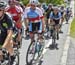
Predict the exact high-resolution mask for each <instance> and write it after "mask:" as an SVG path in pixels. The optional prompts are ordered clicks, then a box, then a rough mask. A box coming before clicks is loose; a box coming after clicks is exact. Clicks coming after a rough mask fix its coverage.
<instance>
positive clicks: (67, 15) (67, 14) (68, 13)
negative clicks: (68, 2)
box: [65, 7, 71, 23]
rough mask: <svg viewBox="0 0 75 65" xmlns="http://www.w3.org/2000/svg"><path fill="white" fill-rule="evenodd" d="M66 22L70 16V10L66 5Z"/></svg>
mask: <svg viewBox="0 0 75 65" xmlns="http://www.w3.org/2000/svg"><path fill="white" fill-rule="evenodd" d="M65 16H66V23H68V20H69V19H70V16H71V10H70V7H67V8H66V14H65Z"/></svg>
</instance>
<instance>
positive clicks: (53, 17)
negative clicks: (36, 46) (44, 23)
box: [49, 6, 61, 40]
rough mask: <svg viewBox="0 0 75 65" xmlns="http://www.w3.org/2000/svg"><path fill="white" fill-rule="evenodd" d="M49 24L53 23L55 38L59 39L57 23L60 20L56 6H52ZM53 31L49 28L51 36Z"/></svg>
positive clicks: (59, 13)
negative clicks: (55, 32)
mask: <svg viewBox="0 0 75 65" xmlns="http://www.w3.org/2000/svg"><path fill="white" fill-rule="evenodd" d="M49 22H50V23H49V24H52V25H55V29H56V31H57V40H59V24H60V22H61V12H59V9H58V7H56V6H55V7H53V11H52V12H51V13H50V16H49ZM52 33H53V31H52V30H51V36H52Z"/></svg>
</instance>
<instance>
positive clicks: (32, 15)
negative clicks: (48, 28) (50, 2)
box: [24, 7, 43, 22]
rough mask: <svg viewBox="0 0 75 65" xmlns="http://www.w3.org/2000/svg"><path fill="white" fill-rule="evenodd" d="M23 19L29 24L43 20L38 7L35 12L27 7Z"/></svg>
mask: <svg viewBox="0 0 75 65" xmlns="http://www.w3.org/2000/svg"><path fill="white" fill-rule="evenodd" d="M24 18H28V19H29V21H30V22H35V21H36V20H41V19H42V18H43V13H42V11H41V9H40V8H38V7H36V8H35V10H32V9H31V8H30V7H27V8H26V9H25V13H24Z"/></svg>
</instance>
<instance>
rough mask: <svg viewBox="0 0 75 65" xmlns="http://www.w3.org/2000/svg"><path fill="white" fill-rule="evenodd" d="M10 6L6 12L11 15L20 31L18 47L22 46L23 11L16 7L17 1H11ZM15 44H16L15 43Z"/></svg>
mask: <svg viewBox="0 0 75 65" xmlns="http://www.w3.org/2000/svg"><path fill="white" fill-rule="evenodd" d="M8 3H9V6H8V7H6V11H7V12H8V13H9V14H10V15H11V17H12V19H13V20H14V23H15V26H16V28H17V29H18V37H17V40H18V45H20V41H21V28H22V22H21V19H22V18H21V15H22V12H21V9H20V8H19V7H18V6H16V1H15V0H9V1H8ZM14 43H15V42H14Z"/></svg>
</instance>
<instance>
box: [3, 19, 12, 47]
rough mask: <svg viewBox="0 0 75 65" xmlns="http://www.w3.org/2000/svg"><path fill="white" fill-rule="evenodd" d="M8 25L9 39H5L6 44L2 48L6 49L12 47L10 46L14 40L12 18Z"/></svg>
mask: <svg viewBox="0 0 75 65" xmlns="http://www.w3.org/2000/svg"><path fill="white" fill-rule="evenodd" d="M7 24H8V28H7V37H6V39H5V41H4V44H3V46H2V47H4V48H7V47H8V46H10V45H11V44H10V41H11V39H12V34H13V21H12V20H11V19H10V18H8V22H7Z"/></svg>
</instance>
